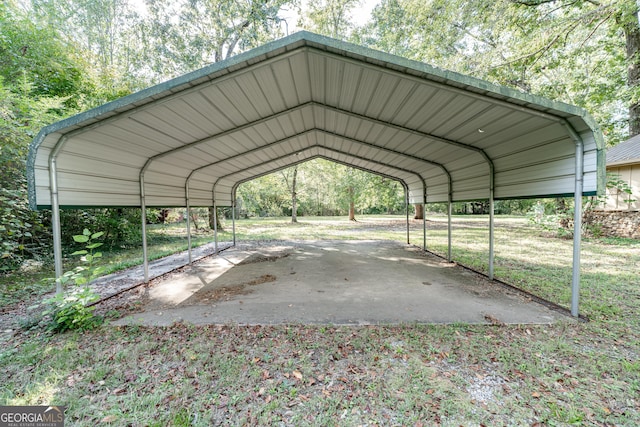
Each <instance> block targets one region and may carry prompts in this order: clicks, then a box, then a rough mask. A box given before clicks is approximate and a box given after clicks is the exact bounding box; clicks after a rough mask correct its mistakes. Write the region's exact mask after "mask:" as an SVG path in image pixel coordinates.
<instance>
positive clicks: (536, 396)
mask: <svg viewBox="0 0 640 427" xmlns="http://www.w3.org/2000/svg"><path fill="white" fill-rule="evenodd" d="M531 397H535V398H536V399H537V398H539V397H540V393H538V392H537V391H534V392H533V393H531Z"/></svg>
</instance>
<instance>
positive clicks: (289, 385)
mask: <svg viewBox="0 0 640 427" xmlns="http://www.w3.org/2000/svg"><path fill="white" fill-rule="evenodd" d="M299 221H300V223H298V224H290V223H289V222H288V221H287V219H286V218H277V219H251V220H240V221H237V224H236V231H237V238H238V241H239V242H242V241H243V240H278V239H394V240H400V241H403V240H404V239H406V229H405V225H404V222H403V218H402V217H397V216H396V217H388V216H376V217H366V216H362V217H358V222H348V221H346V220H343V219H336V218H307V217H303V218H299ZM497 225H498V227H497V230H496V264H495V267H496V277H497V278H500V279H502V280H504V281H506V282H509V283H512V284H514V285H516V286H519V287H521V288H523V289H526V290H528V291H530V292H532V293H534V294H536V295H538V296H541V297H543V298H546V299H548V300H551V301H553V302H556V303H558V304H561V305H563V306H568V305H569V301H570V283H571V256H572V241H571V240H567V239H560V238H556V237H552V236H547V235H541V233H540V231H539V230H537V229H535V228H533V227H532V226H530V225H529V224H528V223H527V222H526V220H525V219H523V218H510V217H498V218H497ZM427 227H428V230H427V247H428V249H430V250H432V251H435V252H436V253H440V254H443V255H444V254H445V253H446V242H447V234H446V218H445V217H433V218H430V220H429V221H428V223H427ZM225 228H226V229H227V231H225V232H224V233H221V234H220V240H221V241H228V240H230V239H231V235H230V233H229V232H228V230H230V229H231V224H230V222H228V223H227V224H225ZM211 240H212V234H211V233H204V232H203V233H200V234H198V235H197V236H196V241H197V242H198V243H206V242H209V241H211ZM453 241H454V247H453V256H454V259H455V260H457V261H458V262H460V263H462V264H465V265H468V266H470V267H473V268H474V269H476V270H481V271H486V269H487V257H488V218H486V217H477V216H474V217H454V226H453ZM150 242H152V245H153V249H152V253H154V254H155V255H159V254H162V253H166V252H171V251H175V250H179V249H183V248H185V247H186V240H185V238H184V228H180V227H178V226H173V227H158V228H151V230H150ZM411 243H413V244H416V245H420V246H421V245H422V244H423V241H422V222H421V221H411ZM139 256H140V254H139V249H138V248H135V249H133V250H131V251H128V250H122V251H119V252H118V253H113V254H109V256H108V257H106V258H105V260H106V262H107V263H110V265H111V266H112V269H116V268H118V267H119V266H123V265H129V264H130V263H131V261H130V260H131V259H132V258H135V257H139ZM46 273H47V271H46V270H45V271H44V272H39V273H29V272H25V273H22V274H21V275H16V276H12V277H4V278H2V282H0V284H2V285H3V288H4V289H5V290H3V295H4V296H3V300H2V306H3V309H5V310H7V309H10V308H11V307H12V306H13V305H14V304H15V302H16V300H17V299H20V298H22V299H23V298H24V297H25V296H26V295H28V294H29V293H34V292H43V291H44V289H45V288H44V287H42V286H40V287H35V288H34V287H30V286H27V285H28V284H29V282H28V281H29V280H30V278H31V279H34V278H36V279H39V278H40V276H42V275H45V274H46ZM639 273H640V241H633V240H624V239H608V240H607V239H585V241H584V245H583V250H582V289H581V301H580V310H581V313H582V314H584V315H586V316H588V317H589V318H590V319H591V321H590V322H587V323H579V322H573V321H570V320H568V321H566V322H562V323H560V324H555V325H552V326H548V325H545V326H535V325H528V326H496V325H491V326H469V325H463V324H459V325H446V326H441V325H435V326H425V325H402V326H374V327H372V326H366V327H365V326H363V327H336V326H308V325H287V326H247V327H240V326H237V325H231V324H230V325H223V326H203V327H200V326H199V327H196V326H190V325H184V324H175V325H173V326H171V327H167V328H144V327H118V328H116V327H112V326H109V325H108V324H107V325H104V326H102V327H100V328H99V329H97V330H94V331H89V332H82V333H81V332H73V333H66V334H61V335H54V336H50V335H47V334H44V333H40V332H38V331H35V330H28V331H21V332H19V333H17V334H15V335H12V336H11V337H10V338H9V340H8V341H6V342H3V343H2V348H1V349H0V367H1V369H2V372H5V374H4V376H3V380H2V382H1V383H0V405H31V404H57V405H66V406H67V412H66V414H67V423H68V425H80V426H90V425H96V424H100V425H105V426H109V425H113V426H123V425H131V426H167V425H173V426H189V425H195V426H210V425H292V426H300V425H339V426H343V425H348V426H356V425H368V426H373V425H385V426H386V425H415V426H421V425H422V426H431V425H443V426H460V425H462V426H479V425H486V426H496V425H498V426H500V425H505V426H555V425H558V426H565V425H583V426H637V425H640V398H639V395H640V339H639V338H640V315H639V313H640V274H639ZM10 286H12V288H11V289H12V292H13V293H17V294H18V295H19V297H12V296H11V295H13V293H12V292H8V291H6V289H8V287H10ZM49 289H50V288H49Z"/></svg>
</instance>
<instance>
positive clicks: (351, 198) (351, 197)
mask: <svg viewBox="0 0 640 427" xmlns="http://www.w3.org/2000/svg"><path fill="white" fill-rule="evenodd" d="M349 221H356V201H355V190H354V189H353V187H349Z"/></svg>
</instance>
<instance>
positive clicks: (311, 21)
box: [300, 0, 361, 39]
mask: <svg viewBox="0 0 640 427" xmlns="http://www.w3.org/2000/svg"><path fill="white" fill-rule="evenodd" d="M360 2H361V0H310V1H309V2H308V4H307V11H306V13H305V15H304V16H303V17H302V20H301V22H300V26H302V27H304V28H305V29H307V30H310V31H313V32H316V33H318V34H323V35H326V36H329V37H333V38H337V39H347V38H348V36H349V34H350V33H351V31H352V30H353V29H354V25H353V23H352V22H353V21H352V19H351V12H352V11H353V9H354V8H356V7H357V6H358V5H360Z"/></svg>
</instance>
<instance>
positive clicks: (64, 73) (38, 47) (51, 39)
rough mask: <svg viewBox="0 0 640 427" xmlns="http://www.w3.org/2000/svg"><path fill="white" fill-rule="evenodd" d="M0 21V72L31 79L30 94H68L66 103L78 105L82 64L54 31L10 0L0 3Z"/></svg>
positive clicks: (6, 76) (10, 77) (9, 78)
mask: <svg viewBox="0 0 640 427" xmlns="http://www.w3.org/2000/svg"><path fill="white" fill-rule="evenodd" d="M0 25H1V27H0V58H2V60H0V76H2V77H3V78H4V79H5V81H7V82H21V81H22V82H28V93H27V94H28V95H30V96H33V97H42V96H46V97H67V99H66V101H67V105H69V106H72V105H77V103H74V102H73V101H72V98H73V97H74V96H77V95H78V94H79V93H80V92H82V88H83V77H82V68H81V67H79V66H78V58H74V57H73V54H72V52H73V50H72V49H70V48H69V47H68V46H66V45H64V44H63V43H61V42H60V40H59V39H58V37H57V34H56V33H55V31H54V30H53V29H52V28H51V27H48V26H40V25H37V24H36V23H35V22H33V21H32V20H31V19H29V18H28V17H27V16H26V15H25V14H24V13H23V12H22V11H21V10H19V9H17V8H12V7H11V6H10V5H9V4H7V3H2V4H0ZM23 87H26V86H24V84H23Z"/></svg>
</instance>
